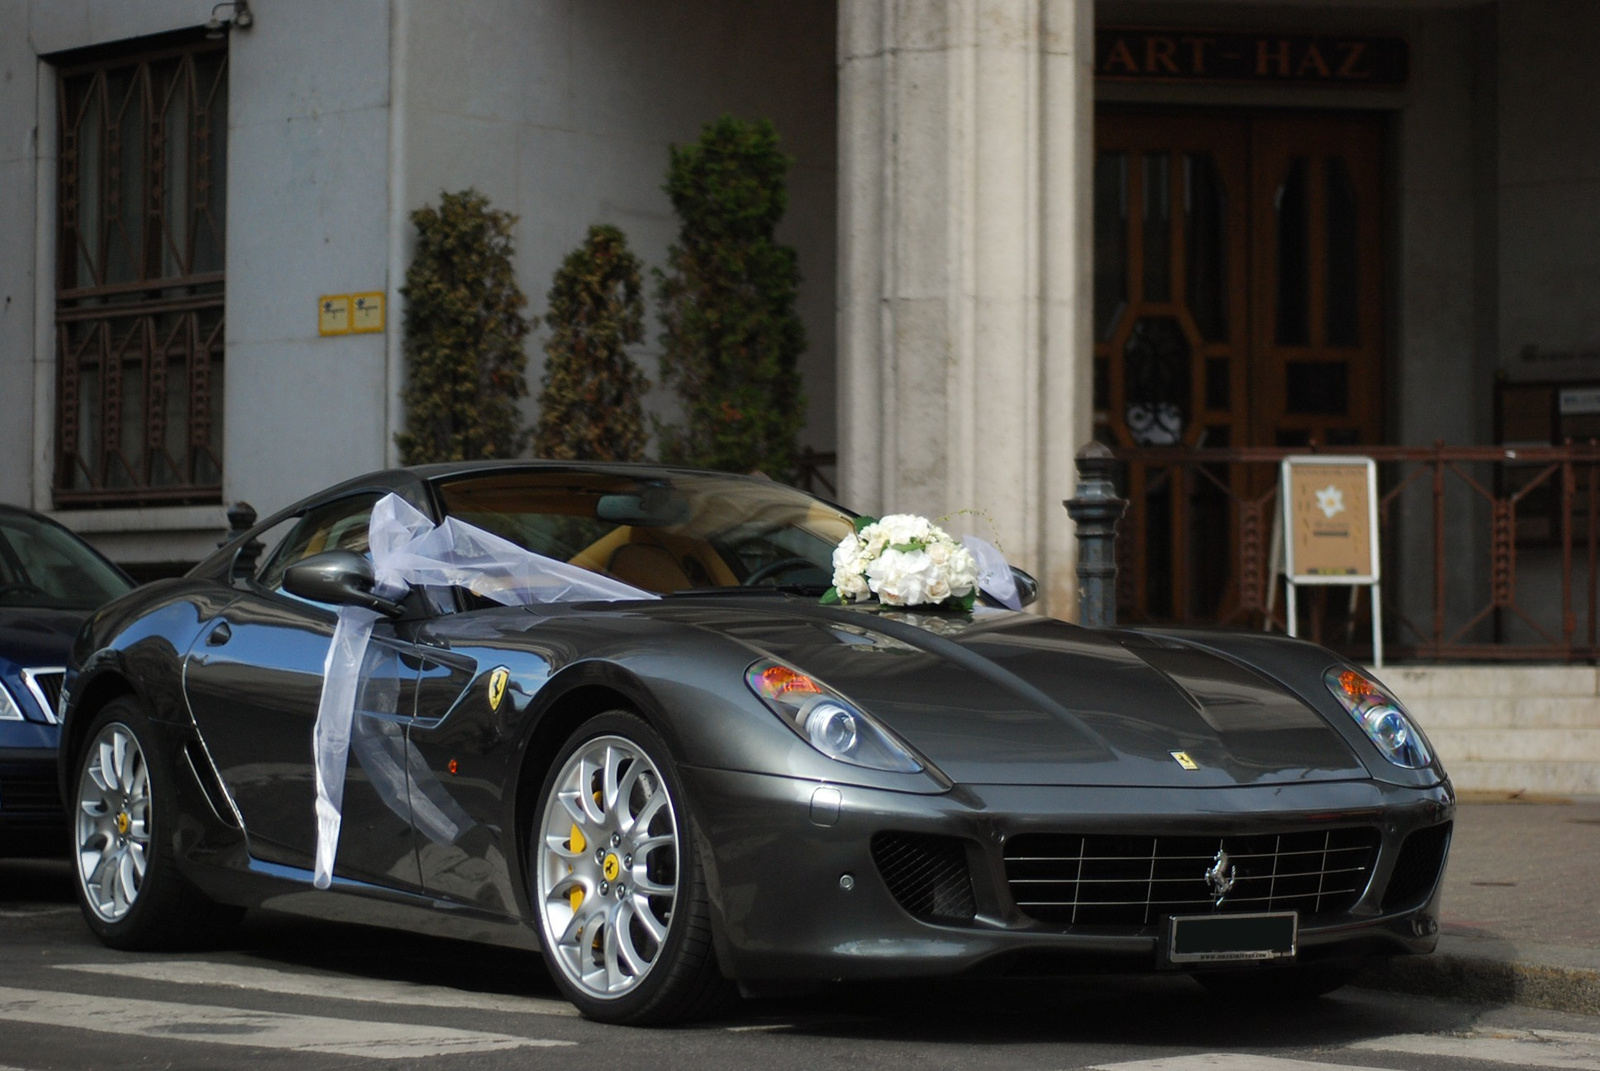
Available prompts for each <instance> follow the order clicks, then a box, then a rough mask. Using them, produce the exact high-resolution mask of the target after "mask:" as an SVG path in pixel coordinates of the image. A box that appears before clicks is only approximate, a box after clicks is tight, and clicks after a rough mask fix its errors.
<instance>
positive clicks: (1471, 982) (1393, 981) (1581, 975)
mask: <svg viewBox="0 0 1600 1071" xmlns="http://www.w3.org/2000/svg"><path fill="white" fill-rule="evenodd" d="M1473 943H1478V942H1473ZM1492 943H1494V944H1499V942H1492ZM1441 947H1442V946H1441ZM1475 951H1476V950H1465V951H1463V950H1456V949H1452V950H1449V951H1444V950H1441V951H1438V952H1434V953H1433V954H1432V955H1426V956H1396V957H1395V958H1393V959H1390V960H1387V961H1385V962H1383V963H1379V964H1375V965H1373V966H1372V967H1369V968H1367V969H1366V970H1365V971H1363V972H1362V973H1361V974H1360V975H1359V976H1357V978H1356V979H1355V980H1354V981H1353V982H1352V983H1351V984H1352V985H1357V986H1361V987H1363V988H1367V989H1382V990H1387V991H1390V992H1396V993H1414V994H1417V995H1419V996H1429V997H1445V998H1447V999H1450V1000H1465V1001H1473V1002H1478V1003H1484V1004H1521V1005H1526V1006H1527V1007H1531V1008H1548V1009H1550V1010H1552V1011H1562V1012H1570V1013H1573V1014H1576V1015H1600V967H1597V966H1595V965H1591V964H1575V963H1574V964H1560V963H1552V962H1529V961H1527V960H1519V959H1516V958H1507V957H1505V956H1502V955H1497V954H1495V953H1496V952H1497V951H1498V950H1493V951H1491V950H1487V949H1485V950H1483V951H1485V952H1487V953H1488V954H1475ZM1559 958H1566V957H1559ZM1586 958H1590V959H1595V958H1597V957H1595V956H1593V955H1591V956H1589V957H1586Z"/></svg>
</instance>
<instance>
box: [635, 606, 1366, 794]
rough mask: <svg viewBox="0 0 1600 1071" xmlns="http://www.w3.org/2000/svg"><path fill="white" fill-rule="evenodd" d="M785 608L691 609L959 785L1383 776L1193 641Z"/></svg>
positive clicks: (985, 614)
mask: <svg viewBox="0 0 1600 1071" xmlns="http://www.w3.org/2000/svg"><path fill="white" fill-rule="evenodd" d="M785 603H786V604H785V605H784V606H783V608H782V609H781V610H779V609H778V607H777V606H774V607H773V609H772V611H770V612H761V611H760V610H759V609H757V608H753V607H750V606H749V604H748V602H746V605H745V606H743V607H740V608H739V609H737V610H735V609H734V608H732V607H728V608H726V609H723V608H721V607H717V608H713V607H709V606H705V607H702V608H699V609H696V610H689V609H688V608H687V607H685V608H684V611H686V615H685V616H687V617H688V618H689V619H690V621H691V622H692V623H693V624H695V625H696V626H698V627H701V628H705V629H709V630H712V631H715V632H718V633H720V634H723V635H726V636H728V637H730V638H734V639H737V640H739V641H741V642H743V643H744V644H746V645H747V646H748V647H750V648H751V649H752V651H753V652H755V653H764V654H769V655H771V656H773V657H776V658H779V659H781V660H783V661H785V662H788V663H789V664H791V665H793V666H795V667H796V668H799V669H802V670H804V671H805V672H807V673H809V674H812V675H814V676H816V677H817V678H819V679H820V680H822V681H824V682H826V683H827V684H828V685H829V686H831V687H833V688H834V689H836V690H837V691H839V692H840V693H842V694H843V695H844V696H845V697H846V698H848V699H850V700H852V701H854V702H856V703H858V704H859V705H861V706H862V707H863V708H864V709H865V710H867V711H868V712H870V713H871V714H872V715H873V716H875V717H876V718H878V719H879V720H880V721H882V722H883V723H884V724H885V725H887V726H888V727H889V728H890V729H892V730H893V731H894V732H895V733H896V734H898V735H899V736H900V737H901V738H902V739H904V740H905V741H906V742H907V743H909V744H910V745H911V746H912V747H914V748H916V749H917V750H918V751H920V752H921V753H922V754H923V755H925V756H926V757H927V758H928V759H929V760H931V761H932V762H933V763H934V764H935V765H936V766H938V767H939V769H941V770H943V771H944V773H945V774H946V775H948V776H949V777H950V778H951V779H953V780H954V781H956V782H958V783H967V784H1030V785H1096V786H1119V785H1125V786H1162V787H1167V786H1174V787H1207V786H1213V787H1221V786H1232V785H1244V784H1257V785H1260V784H1287V783H1299V782H1306V781H1333V780H1349V779H1352V778H1365V777H1367V776H1368V773H1367V770H1366V768H1365V767H1364V766H1362V764H1361V762H1360V760H1359V759H1358V758H1357V757H1356V755H1355V754H1354V753H1353V752H1352V751H1351V749H1350V747H1349V745H1348V744H1347V743H1346V742H1345V741H1344V739H1343V737H1341V736H1340V735H1339V734H1338V733H1337V732H1336V731H1335V730H1334V729H1333V727H1332V726H1330V725H1329V724H1328V722H1327V721H1326V720H1325V719H1324V718H1323V716H1322V715H1321V714H1319V713H1317V712H1316V711H1315V710H1313V709H1311V707H1309V706H1308V705H1307V704H1306V703H1305V702H1304V701H1302V700H1301V699H1299V698H1298V697H1296V696H1295V695H1294V694H1292V693H1291V692H1289V691H1288V690H1287V689H1285V688H1284V687H1283V686H1282V685H1280V684H1278V683H1277V682H1276V681H1274V680H1273V679H1271V678H1270V677H1268V676H1267V675H1265V674H1264V673H1259V672H1257V671H1255V670H1253V669H1251V668H1249V667H1248V666H1246V665H1244V664H1242V663H1240V662H1237V661H1234V660H1232V659H1229V658H1226V657H1223V656H1221V655H1218V654H1215V653H1213V652H1210V651H1206V650H1202V649H1200V648H1197V647H1194V646H1191V645H1189V644H1186V643H1183V642H1181V641H1179V640H1175V639H1169V638H1165V637H1159V636H1146V635H1141V634H1139V633H1131V632H1102V631H1094V630H1089V629H1084V628H1079V627H1077V626H1075V625H1069V624H1067V623H1065V622H1061V621H1055V620H1052V619H1049V618H1042V617H1036V616H1033V615H1029V614H1017V613H1009V612H1004V611H983V610H979V611H976V612H975V613H974V614H972V615H970V616H968V615H962V614H949V613H940V612H935V613H926V612H924V613H914V612H897V611H889V610H883V609H880V608H876V607H874V608H872V609H870V610H869V609H866V608H852V607H843V608H841V607H822V606H812V605H807V604H804V603H801V602H800V601H799V600H785ZM669 605H670V604H669ZM662 610H663V611H664V612H667V613H672V614H673V615H674V616H677V613H678V612H679V611H675V610H672V609H669V607H667V606H664V607H663V608H662ZM1174 752H1182V753H1184V754H1185V755H1186V756H1187V757H1188V758H1189V759H1190V760H1191V761H1192V763H1193V764H1194V765H1195V766H1196V767H1197V768H1196V769H1192V770H1191V769H1186V768H1185V767H1184V765H1183V764H1182V763H1180V761H1179V760H1178V759H1177V758H1176V757H1175V756H1174V754H1173V753H1174Z"/></svg>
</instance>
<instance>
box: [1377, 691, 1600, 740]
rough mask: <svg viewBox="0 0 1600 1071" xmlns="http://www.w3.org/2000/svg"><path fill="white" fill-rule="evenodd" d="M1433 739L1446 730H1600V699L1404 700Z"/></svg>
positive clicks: (1484, 698)
mask: <svg viewBox="0 0 1600 1071" xmlns="http://www.w3.org/2000/svg"><path fill="white" fill-rule="evenodd" d="M1401 700H1402V702H1404V703H1405V705H1406V709H1407V710H1409V711H1411V713H1412V714H1413V715H1415V716H1416V719H1417V720H1418V721H1419V722H1421V723H1422V727H1423V728H1424V729H1426V730H1427V731H1428V733H1429V734H1430V735H1431V734H1432V733H1434V732H1435V731H1436V730H1440V731H1442V730H1446V729H1600V697H1595V696H1581V697H1580V696H1570V695H1557V696H1546V695H1527V696H1521V697H1518V698H1511V697H1509V696H1471V697H1468V696H1421V697H1414V698H1411V699H1406V698H1405V697H1404V696H1402V697H1401Z"/></svg>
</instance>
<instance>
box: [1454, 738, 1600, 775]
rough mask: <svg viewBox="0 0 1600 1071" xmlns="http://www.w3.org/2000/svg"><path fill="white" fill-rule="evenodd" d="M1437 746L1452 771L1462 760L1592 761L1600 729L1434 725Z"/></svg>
mask: <svg viewBox="0 0 1600 1071" xmlns="http://www.w3.org/2000/svg"><path fill="white" fill-rule="evenodd" d="M1424 731H1425V732H1426V733H1427V734H1428V739H1429V740H1430V741H1432V742H1433V747H1434V750H1435V751H1437V752H1438V753H1439V757H1440V758H1441V759H1443V760H1444V766H1445V769H1447V770H1449V771H1450V772H1451V773H1452V774H1453V773H1454V772H1455V768H1456V766H1457V765H1459V764H1460V763H1462V762H1513V763H1520V762H1546V763H1592V764H1594V765H1596V766H1600V729H1431V728H1425V729H1424Z"/></svg>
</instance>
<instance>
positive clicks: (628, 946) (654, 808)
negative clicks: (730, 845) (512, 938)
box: [529, 711, 732, 1025]
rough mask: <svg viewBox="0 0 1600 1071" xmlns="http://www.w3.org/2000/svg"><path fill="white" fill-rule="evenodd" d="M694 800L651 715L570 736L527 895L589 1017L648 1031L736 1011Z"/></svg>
mask: <svg viewBox="0 0 1600 1071" xmlns="http://www.w3.org/2000/svg"><path fill="white" fill-rule="evenodd" d="M689 829H690V826H689V814H688V805H687V801H686V800H685V798H684V794H683V789H682V786H681V783H680V781H679V779H678V774H677V770H676V768H675V767H674V766H673V763H672V759H671V757H670V756H669V755H668V753H667V749H666V746H665V745H664V744H663V742H662V740H661V738H660V737H659V736H658V735H657V734H656V732H655V731H654V730H653V729H651V728H650V726H649V725H647V724H646V723H645V722H644V721H643V720H642V719H641V718H639V717H637V716H636V715H633V714H630V713H627V712H625V711H613V712H611V713H608V714H602V715H600V716H598V717H596V718H593V719H591V720H590V721H588V722H586V723H585V724H584V725H583V726H582V727H581V728H579V730H578V731H577V732H575V733H574V734H573V735H572V736H571V737H570V738H568V740H567V742H566V744H565V746H563V747H562V749H561V751H560V753H559V754H558V755H557V757H556V761H555V764H554V765H553V766H552V768H551V772H550V775H549V776H548V777H547V778H546V780H545V783H544V789H543V791H542V793H541V795H540V802H539V809H538V812H537V814H536V815H535V821H534V827H533V843H532V845H531V851H530V852H529V860H530V867H531V869H532V874H531V875H530V881H529V891H530V894H531V897H532V899H533V903H534V908H535V910H536V911H537V912H538V916H539V941H540V945H541V947H542V948H543V950H544V957H545V962H546V963H547V964H548V965H549V968H550V973H551V975H552V976H553V977H554V978H555V981H556V984H557V985H558V986H560V987H561V990H562V992H563V993H565V994H566V996H567V998H568V999H569V1000H571V1001H572V1003H573V1004H575V1005H576V1006H577V1007H578V1010H579V1011H581V1012H582V1013H583V1014H584V1015H586V1016H588V1017H589V1018H591V1019H597V1020H601V1021H603V1022H613V1023H632V1024H640V1025H642V1024H648V1023H663V1022H672V1021H679V1020H684V1019H692V1018H697V1017H700V1016H704V1015H707V1014H711V1013H712V1012H714V1011H717V1010H719V1009H721V1008H722V1007H724V1006H726V1004H727V1002H728V1000H729V999H730V996H731V993H732V990H731V987H730V986H729V985H728V983H727V982H726V981H725V980H724V979H723V978H722V975H721V972H720V971H719V970H718V968H717V961H716V955H715V953H714V951H713V949H712V944H711V921H710V907H709V901H708V898H707V895H706V888H705V878H704V874H703V872H702V869H701V865H700V859H699V854H698V852H697V851H696V849H695V846H694V843H693V840H692V838H691V837H690V836H689Z"/></svg>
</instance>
